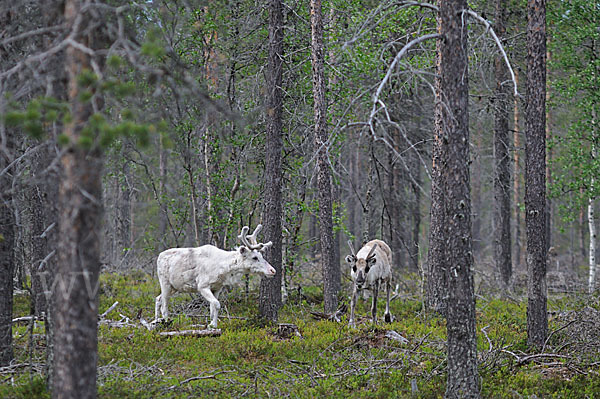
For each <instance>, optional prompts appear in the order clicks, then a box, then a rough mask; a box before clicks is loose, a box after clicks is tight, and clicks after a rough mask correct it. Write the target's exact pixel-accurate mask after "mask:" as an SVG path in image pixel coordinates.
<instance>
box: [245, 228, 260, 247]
mask: <svg viewBox="0 0 600 399" xmlns="http://www.w3.org/2000/svg"><path fill="white" fill-rule="evenodd" d="M261 230H262V224H259V225H258V226H256V228H255V229H254V233H252V234H251V235H247V236H246V238H247V239H248V241H250V243H251V244H252V245H258V241H256V237H257V236H258V233H260V231H261Z"/></svg>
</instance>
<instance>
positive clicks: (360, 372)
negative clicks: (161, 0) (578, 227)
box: [0, 272, 600, 398]
mask: <svg viewBox="0 0 600 399" xmlns="http://www.w3.org/2000/svg"><path fill="white" fill-rule="evenodd" d="M413 277H414V276H413ZM406 278H407V279H408V278H412V277H406ZM403 286H405V287H406V288H407V289H406V290H405V291H402V290H401V292H400V293H399V294H396V295H395V296H394V299H393V300H392V303H391V310H392V314H393V315H394V318H395V319H394V321H393V322H392V323H383V322H380V323H379V324H378V325H374V324H372V323H371V322H370V321H369V320H368V319H367V318H366V315H367V309H368V303H366V302H365V301H363V300H362V299H361V300H360V301H359V306H358V314H359V315H361V316H364V317H363V318H359V323H358V327H357V328H356V329H351V328H349V327H348V325H347V323H346V316H344V317H343V319H342V320H343V321H342V322H341V323H338V322H332V321H327V320H317V319H316V318H315V316H314V315H313V314H312V313H311V312H318V311H320V310H321V308H322V305H321V303H320V300H321V294H320V289H319V288H318V287H306V288H304V289H303V290H302V293H301V294H299V293H298V291H297V290H296V291H294V292H293V293H291V294H290V297H289V299H288V302H287V304H286V305H285V306H284V308H283V309H282V310H281V312H280V320H279V323H288V324H292V325H294V326H297V328H298V329H297V333H296V332H295V331H294V330H293V327H290V328H292V329H290V328H288V329H285V328H281V327H279V326H278V325H268V326H261V325H260V323H258V322H257V320H256V318H255V315H256V312H257V299H256V297H257V293H256V290H250V294H249V295H248V296H246V294H245V292H244V290H243V289H236V290H234V291H231V292H229V293H227V294H226V295H224V298H222V305H223V306H222V309H221V316H220V318H219V328H220V329H221V335H219V336H204V337H194V336H176V337H164V336H161V335H159V333H160V332H164V331H179V330H188V329H198V328H202V327H200V326H199V325H205V323H206V319H207V314H208V309H207V307H206V305H205V304H204V303H203V301H202V300H201V299H198V298H196V297H195V296H191V295H188V294H179V295H177V296H175V297H174V298H173V300H172V302H171V307H170V309H171V310H172V314H173V320H172V322H171V323H170V324H163V325H159V326H158V327H157V328H156V329H154V330H152V331H150V330H148V329H147V328H145V327H144V326H143V325H142V322H141V321H140V319H142V320H150V319H152V318H153V316H154V298H155V297H156V295H158V293H159V288H158V282H157V281H156V279H154V278H153V277H152V276H150V275H148V274H145V273H142V272H136V273H129V274H118V273H104V274H103V275H102V276H101V289H100V313H103V312H105V311H106V310H107V309H109V308H110V307H111V305H113V304H114V303H115V302H117V301H118V304H117V305H116V306H115V307H114V308H113V310H111V311H110V313H108V314H107V315H106V316H105V317H104V319H103V321H102V322H101V323H100V326H99V364H98V396H99V397H100V398H189V397H211V398H215V397H216V398H229V397H232V398H238V397H261V398H263V397H264V398H269V397H277V398H285V397H297V398H319V397H327V398H388V397H413V398H441V397H443V395H444V390H445V385H446V375H445V369H446V362H445V352H446V349H445V348H446V328H445V320H444V319H443V318H441V317H439V316H435V315H432V314H429V313H427V312H425V311H424V310H423V307H422V299H421V295H420V292H419V289H418V284H403ZM409 287H412V288H409ZM369 302H370V300H369ZM379 305H380V308H379V315H383V306H384V301H382V300H380V303H379ZM548 309H549V326H550V330H549V331H550V334H549V337H548V340H547V344H546V345H545V347H544V348H543V349H542V350H541V351H533V350H531V349H530V348H528V346H527V332H526V298H523V297H522V296H517V295H514V296H513V297H509V298H508V299H499V298H495V297H492V295H490V296H486V295H478V296H477V338H478V358H479V374H480V378H481V393H482V397H484V398H598V397H600V301H599V299H598V297H597V296H596V297H589V296H587V295H583V294H577V295H576V294H564V293H563V294H560V295H559V294H553V295H551V296H550V298H549V302H548ZM14 312H15V314H14V317H15V318H17V317H20V316H26V315H28V314H29V300H28V297H27V296H26V295H23V294H18V295H15V305H14ZM111 321H112V322H111ZM13 334H14V346H15V355H16V359H15V362H14V364H13V365H12V366H10V367H4V368H0V397H1V398H47V397H50V394H49V393H48V391H47V389H46V384H45V379H44V377H43V373H44V363H45V339H44V326H43V322H39V321H36V322H30V321H24V322H17V323H15V325H14V328H13ZM402 338H406V340H407V341H406V342H405V341H404V340H403V339H402Z"/></svg>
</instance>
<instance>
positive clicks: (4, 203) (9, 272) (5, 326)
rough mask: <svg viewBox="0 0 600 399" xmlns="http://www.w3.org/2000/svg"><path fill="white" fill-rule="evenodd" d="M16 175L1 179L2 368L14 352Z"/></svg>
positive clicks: (1, 157)
mask: <svg viewBox="0 0 600 399" xmlns="http://www.w3.org/2000/svg"><path fill="white" fill-rule="evenodd" d="M13 134H14V133H9V134H7V135H6V136H5V137H6V141H4V140H1V142H0V147H1V148H3V149H5V150H4V151H1V152H0V170H4V169H5V168H6V167H7V166H8V165H9V164H10V162H11V159H9V158H8V154H11V152H12V151H13V150H14V147H13V144H12V136H13ZM11 176H12V173H10V171H6V172H5V173H3V174H2V175H0V366H6V365H8V364H9V363H10V361H11V360H12V359H13V348H12V307H13V272H14V258H15V256H14V242H15V232H14V229H15V213H14V211H13V205H12V178H11Z"/></svg>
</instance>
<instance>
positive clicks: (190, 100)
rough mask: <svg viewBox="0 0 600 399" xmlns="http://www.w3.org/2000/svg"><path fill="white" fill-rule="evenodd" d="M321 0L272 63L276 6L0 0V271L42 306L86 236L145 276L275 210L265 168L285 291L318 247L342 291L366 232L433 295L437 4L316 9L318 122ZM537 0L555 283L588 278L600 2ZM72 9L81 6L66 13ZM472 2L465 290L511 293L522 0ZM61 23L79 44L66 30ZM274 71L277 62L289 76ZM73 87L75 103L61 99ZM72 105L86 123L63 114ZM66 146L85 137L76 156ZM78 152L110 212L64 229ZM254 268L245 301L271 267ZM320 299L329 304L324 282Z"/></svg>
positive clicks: (293, 23)
mask: <svg viewBox="0 0 600 399" xmlns="http://www.w3.org/2000/svg"><path fill="white" fill-rule="evenodd" d="M313 3H314V2H309V1H296V2H283V3H281V8H280V12H281V15H280V21H281V23H282V26H283V29H282V36H281V43H280V45H281V47H280V49H281V50H280V51H281V52H280V54H277V55H276V57H275V59H273V54H274V53H273V52H272V51H273V50H272V49H273V48H274V47H273V40H274V39H273V37H274V36H273V35H274V33H273V32H275V31H276V30H273V28H272V26H273V25H272V24H273V20H272V19H270V18H273V17H272V15H273V8H272V7H273V5H272V4H271V3H270V2H257V1H245V0H233V1H221V0H207V1H184V0H181V1H179V0H177V1H150V2H141V3H138V2H133V1H132V2H110V1H109V2H96V1H90V2H87V1H81V2H78V1H67V2H62V1H52V0H44V1H41V2H38V1H27V0H19V1H15V2H13V3H12V4H3V5H1V6H0V51H1V55H0V70H1V72H0V91H1V92H2V97H1V98H0V114H2V115H3V117H2V119H1V120H0V151H1V152H2V163H0V179H1V188H2V201H3V211H2V212H3V218H4V219H3V221H6V220H9V221H10V222H3V223H4V224H3V225H6V226H8V225H9V224H10V225H13V226H14V229H11V234H13V235H12V236H11V235H9V234H7V233H6V232H3V236H2V237H3V240H1V241H2V244H3V245H9V246H8V247H6V248H7V249H6V251H5V250H4V248H3V255H2V256H3V257H4V258H3V259H4V260H3V262H9V263H10V264H11V266H10V268H9V267H8V266H7V267H6V270H7V271H10V273H9V274H7V275H6V276H4V277H3V278H4V279H5V280H7V281H6V283H7V284H8V285H14V286H15V289H16V290H17V291H18V292H20V291H27V292H29V293H30V296H31V298H32V300H31V307H32V314H36V315H40V314H42V313H45V312H46V310H47V304H46V296H45V295H44V291H47V290H48V281H46V280H45V277H44V276H45V274H44V273H45V272H47V271H48V270H52V268H54V267H56V266H55V265H56V264H57V262H59V259H61V258H60V256H65V255H61V253H63V254H64V253H65V252H68V251H64V249H65V248H64V247H61V246H60V245H59V244H58V240H60V237H59V235H60V236H64V235H65V234H67V233H68V234H71V233H72V234H74V235H76V234H80V233H81V232H82V231H83V232H84V233H86V232H87V233H89V232H91V231H93V235H94V237H95V238H96V239H97V248H96V247H94V248H92V251H95V253H97V254H98V259H99V263H100V268H99V270H100V271H101V272H102V273H123V274H127V273H131V272H133V271H135V272H142V273H144V274H148V275H150V276H152V277H154V275H155V268H156V266H155V262H156V257H157V255H158V254H159V253H160V252H161V251H163V250H165V249H168V248H173V247H196V246H200V245H204V244H212V245H215V246H218V247H219V248H224V249H233V248H234V247H235V246H237V245H238V244H239V243H238V242H237V236H238V234H239V233H240V230H241V228H242V226H245V225H249V226H256V225H257V224H259V223H265V219H268V218H269V217H270V215H272V212H276V211H275V208H276V207H274V206H273V204H272V203H271V202H269V199H270V198H273V196H272V192H271V191H270V190H271V188H270V186H268V184H270V183H269V181H270V180H269V179H272V178H276V179H278V181H280V184H281V199H280V201H278V202H279V206H281V216H280V218H278V219H280V221H281V225H280V231H281V234H280V240H281V241H280V244H279V248H280V250H281V256H282V260H281V265H280V269H279V270H281V272H282V273H281V279H282V296H283V302H285V301H286V300H287V298H288V296H291V295H294V293H303V294H302V295H308V294H306V292H313V291H312V290H313V288H314V287H319V289H322V288H321V287H322V285H323V279H324V277H323V270H325V269H324V268H322V263H328V262H331V264H334V265H340V270H341V293H340V295H339V297H340V298H342V299H341V302H344V299H343V298H344V296H347V292H349V287H350V284H351V281H350V278H349V269H348V267H347V265H346V263H345V262H344V256H345V255H346V254H348V253H349V248H348V246H347V241H348V240H351V241H353V242H354V243H355V245H358V246H360V244H362V243H365V242H366V241H368V240H371V239H374V238H379V239H382V240H384V241H386V242H387V243H388V244H389V245H390V247H391V248H392V251H393V257H394V263H393V268H394V269H393V272H394V275H395V277H396V279H395V292H396V293H398V292H401V291H403V290H411V289H413V288H414V287H415V286H417V287H419V288H418V289H420V290H422V291H425V290H426V284H425V283H424V281H426V280H427V278H428V276H429V265H428V259H429V257H428V254H430V250H431V248H430V245H431V244H430V237H431V236H432V232H431V229H430V223H432V222H431V221H430V215H431V214H432V209H431V207H432V197H434V201H435V195H432V179H435V173H437V172H436V170H435V169H436V168H435V165H434V164H435V162H433V161H432V159H433V158H435V148H434V147H435V141H436V136H435V132H436V112H438V111H436V104H437V103H439V99H438V98H436V92H438V86H437V83H436V81H435V79H436V74H437V72H436V71H437V69H436V68H437V62H438V59H437V57H438V55H437V54H438V50H437V47H436V33H439V31H438V20H437V18H438V10H437V8H436V6H435V4H433V3H427V2H413V1H399V2H398V1H383V2H379V1H347V0H340V1H338V0H331V1H326V2H323V3H322V6H321V5H319V7H321V10H322V18H323V20H322V23H323V31H322V40H323V44H324V47H323V48H322V51H323V54H322V55H323V60H324V69H323V71H324V78H325V80H324V82H323V84H324V88H325V96H324V97H323V98H322V99H324V101H325V104H324V107H325V108H324V109H325V110H326V112H325V113H324V116H323V117H324V118H325V124H324V125H323V126H324V127H323V129H324V130H323V131H322V132H324V133H323V134H324V136H319V132H315V113H316V111H315V110H316V109H317V105H318V104H317V102H318V99H319V97H317V96H316V95H314V92H313V90H315V89H314V87H315V83H314V82H315V80H314V79H315V67H314V65H315V58H314V57H315V51H314V49H315V48H317V47H315V42H314V40H315V30H314V25H312V23H314V21H313V19H312V18H313V16H314V13H315V11H314V10H315V8H314V7H313V6H314V4H313ZM318 3H319V4H320V2H318ZM458 3H460V2H458ZM458 3H457V4H458ZM543 3H544V7H545V10H546V29H547V41H546V43H547V47H546V53H545V54H544V56H545V58H546V61H547V63H546V65H545V73H546V81H545V89H546V95H545V100H546V107H545V140H546V153H545V161H546V163H545V168H546V170H545V171H544V172H545V176H546V193H547V196H546V199H545V201H546V214H545V220H546V222H545V231H544V235H545V246H546V248H545V253H546V254H547V274H546V276H547V278H548V281H547V284H548V288H549V290H550V292H554V293H585V292H589V293H595V292H596V287H597V284H596V278H595V251H596V246H597V243H596V240H595V234H596V229H597V221H596V218H595V216H594V209H595V206H596V197H597V194H598V184H596V182H595V180H596V176H598V172H599V171H600V170H599V168H600V163H599V162H598V160H597V150H596V146H597V143H598V140H599V138H600V134H599V132H598V127H597V115H598V112H599V104H600V98H599V97H598V96H599V93H600V90H599V81H598V79H599V76H600V53H599V48H600V44H599V43H600V31H599V30H598V24H597V21H598V20H600V4H598V3H597V2H588V1H582V0H570V1H554V0H549V1H547V2H543ZM73 4H75V5H76V6H74V5H73ZM529 6H530V7H531V4H530V5H529ZM69 7H75V8H74V9H76V10H77V12H75V13H74V14H69V10H70V8H69ZM311 7H313V8H311ZM457 7H458V6H457ZM468 7H469V9H470V10H472V11H473V15H467V14H466V13H463V14H461V18H462V20H463V21H467V20H468V31H467V34H468V37H467V38H466V41H467V43H468V47H467V48H468V52H467V54H466V62H467V63H468V75H467V76H463V78H462V79H466V80H468V131H469V132H470V136H467V139H468V150H469V151H468V153H469V155H468V159H461V160H460V161H461V162H462V163H463V164H464V165H465V166H467V165H468V168H469V173H470V180H469V184H470V198H471V199H470V207H471V209H470V215H471V216H470V217H471V234H472V257H473V276H474V293H475V295H483V294H484V293H485V294H491V295H498V296H502V297H506V296H508V297H510V296H511V295H517V294H521V293H524V292H525V291H526V287H527V280H528V277H527V273H528V268H527V248H526V204H525V194H526V189H527V188H526V176H525V171H526V164H525V161H526V153H525V143H526V141H527V137H526V106H527V104H526V93H527V92H528V88H527V86H526V82H527V80H526V78H527V77H526V73H527V62H528V58H527V57H528V53H527V49H528V47H527V46H528V43H527V23H528V16H527V12H528V4H527V2H525V1H521V0H506V1H491V0H490V1H486V0H476V1H473V2H469V5H468ZM70 15H71V17H72V18H71V19H69V18H70V17H69V16H70ZM73 26H75V27H77V29H80V30H81V32H83V36H85V38H86V39H85V40H86V41H78V42H77V40H79V39H78V36H77V35H76V34H75V33H77V32H79V31H77V29H75V28H73ZM67 27H70V29H67ZM311 28H312V30H311ZM425 36H427V37H429V40H421V39H420V38H423V37H425ZM311 39H312V40H311ZM74 43H79V44H74ZM69 49H75V50H69ZM69 51H72V52H73V51H78V52H79V54H83V55H77V54H70V53H69ZM503 52H504V54H503ZM78 57H79V58H78ZM83 57H87V58H88V59H87V61H86V62H85V63H84V64H85V65H84V66H83V67H81V65H83V64H81V63H80V62H79V61H81V60H83ZM311 57H313V58H311ZM277 60H279V64H278V63H277ZM76 65H78V68H79V67H81V68H80V69H78V70H77V71H76V72H77V73H75V72H73V71H74V70H75V69H73V68H75V66H76ZM273 65H275V66H276V65H280V68H281V69H280V72H281V76H280V83H278V82H277V80H274V78H273V76H274V72H273V71H274V69H273ZM503 66H504V67H503ZM503 68H505V69H503ZM499 71H500V72H499ZM499 73H500V75H499ZM499 76H500V77H499ZM275 86H276V87H277V88H278V90H280V93H281V98H280V103H279V105H280V108H279V109H280V111H279V112H281V114H280V121H281V126H280V131H281V136H280V137H279V138H275V139H273V136H269V135H268V134H267V132H268V131H269V129H272V126H273V125H272V123H273V122H272V118H273V113H274V112H275V111H274V110H275V108H274V107H271V105H269V104H271V103H270V101H272V91H271V90H272V87H275ZM515 94H516V95H515ZM74 99H76V101H79V103H80V104H83V105H81V107H80V108H78V109H74V108H70V105H72V104H73V103H74V101H75V100H74ZM499 115H503V116H499ZM78 118H79V119H78ZM498 118H504V119H502V120H504V122H501V123H500V124H499V122H498V121H499V119H498ZM80 119H81V120H83V121H85V123H82V124H79V125H78V124H77V123H73V122H74V121H75V122H77V121H79V120H80ZM502 123H504V124H502ZM72 125H74V126H78V127H75V128H74V129H75V131H76V132H75V133H74V134H72V133H69V126H72ZM498 126H504V128H502V127H500V128H499V127H498ZM498 129H500V130H501V131H502V129H503V134H504V135H503V136H499V135H498ZM498 137H503V138H501V139H498ZM323 138H324V139H323ZM269 140H279V141H278V143H279V144H278V145H280V151H279V152H280V156H281V157H280V165H281V166H280V169H279V170H280V174H279V175H274V174H273V173H274V170H273V168H272V164H270V163H269V162H271V161H269V159H271V158H269V157H270V155H269V154H270V153H269V151H272V147H269ZM498 140H500V142H499V141H498ZM73 146H75V147H77V148H79V149H82V151H84V152H85V154H84V155H82V156H81V158H79V160H78V158H77V156H78V155H77V153H78V150H77V151H74V150H72V148H73ZM276 148H277V147H276ZM72 152H73V153H74V155H73V156H74V158H73V162H72V163H71V164H70V165H71V166H70V167H71V169H72V170H73V171H74V172H73V173H75V174H76V173H77V171H78V170H81V171H83V168H89V170H88V172H89V173H92V174H94V173H95V174H99V175H98V176H97V177H98V178H99V181H100V182H101V185H99V186H98V185H96V186H90V188H82V189H81V190H80V193H79V194H80V195H81V197H82V198H83V201H85V198H88V199H89V198H90V197H93V198H95V199H96V202H94V201H92V203H93V207H97V209H98V210H103V212H102V211H99V212H98V217H99V219H94V220H92V219H89V220H87V224H86V223H83V224H81V225H80V229H79V230H80V231H79V232H71V233H69V232H65V231H63V230H60V232H59V231H57V230H58V227H57V223H58V222H59V220H60V219H61V218H63V219H64V218H65V215H69V213H68V211H69V205H68V204H66V205H65V204H59V202H58V198H59V181H60V180H61V179H63V178H64V177H65V165H67V164H66V163H65V161H64V159H65V155H69V154H70V153H72ZM79 162H80V163H79ZM323 165H325V166H326V169H327V170H328V171H329V173H330V183H326V184H328V186H329V187H330V194H329V195H330V200H331V221H332V226H331V227H332V230H331V232H332V237H333V241H332V243H333V245H331V246H330V247H328V248H325V250H324V249H323V245H324V243H327V241H323V238H322V234H323V233H322V231H320V226H322V221H323V219H322V218H323V214H322V212H321V211H322V210H323V207H322V206H320V204H323V203H324V202H323V201H322V197H320V195H322V193H323V190H322V188H323V181H326V180H323V178H322V175H320V174H319V173H320V171H322V170H323ZM67 169H68V168H67ZM68 173H71V172H68ZM68 173H67V175H68ZM86 173H87V172H86ZM273 176H275V177H273ZM327 179H329V177H327ZM60 187H61V188H60V190H63V191H64V190H67V188H65V187H64V186H60ZM94 190H96V191H97V192H96V191H94ZM75 191H76V190H75ZM61 192H62V191H61ZM61 195H62V194H61ZM320 198H321V199H320ZM441 201H442V202H443V201H444V198H441ZM503 201H504V202H503ZM438 202H439V197H438ZM59 205H60V206H59ZM76 206H77V205H73V209H75V208H76ZM275 214H276V215H277V213H275ZM507 220H508V221H509V222H508V224H505V221H507ZM96 222H98V223H96ZM270 229H271V227H267V231H266V232H265V238H266V239H265V241H267V240H270V239H272V237H269V236H268V234H269V233H270V232H272V231H273V230H270ZM502 229H504V230H503V231H504V233H499V231H501V230H502ZM321 230H322V229H321ZM90 234H91V233H90ZM320 234H321V236H320ZM320 237H321V238H320ZM84 241H85V238H84ZM94 242H95V241H94ZM94 245H96V244H94ZM507 251H508V254H507ZM9 252H10V254H9ZM86 256H87V255H86ZM324 257H327V259H330V261H329V260H327V261H325V260H323V258H324ZM9 258H10V260H8V259H9ZM4 264H7V265H8V263H3V265H4ZM2 272H3V273H4V270H3V271H2ZM38 272H39V273H38ZM96 278H97V277H96ZM325 280H327V277H325ZM245 284H246V288H245V289H246V295H247V293H248V291H251V290H255V289H258V287H259V285H260V284H261V281H260V279H258V278H255V277H254V278H247V279H246V280H245ZM396 284H397V285H396ZM261 289H264V287H263V288H261ZM277 289H278V288H277ZM324 289H325V291H327V289H328V288H327V287H325V288H324ZM317 291H318V290H317ZM319 295H320V296H321V297H322V296H323V295H324V296H325V297H326V298H325V300H326V301H327V292H325V293H323V292H322V291H321V292H319V293H318V294H317V296H319ZM152 305H153V304H150V305H149V307H151V306H152ZM7 306H9V307H12V306H13V305H12V302H10V303H9V304H8V305H7ZM327 306H328V305H327V303H326V304H325V308H326V309H325V311H326V312H328V311H331V310H335V308H336V307H337V301H336V303H335V304H334V305H333V308H330V309H327ZM0 324H1V323H0ZM544 337H546V335H544ZM542 343H543V340H542ZM544 346H545V345H544Z"/></svg>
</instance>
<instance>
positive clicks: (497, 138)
mask: <svg viewBox="0 0 600 399" xmlns="http://www.w3.org/2000/svg"><path fill="white" fill-rule="evenodd" d="M506 3H507V0H497V1H496V34H497V35H498V37H499V38H500V39H501V40H502V39H503V38H504V37H505V36H506V26H505V24H506ZM507 69H508V68H507V66H506V63H505V62H504V58H503V57H502V56H501V55H500V54H498V55H496V58H495V60H494V71H495V75H496V95H495V101H494V105H495V111H494V114H495V118H494V166H495V168H494V200H495V202H494V222H495V223H494V257H495V262H496V268H497V269H498V270H499V272H500V277H501V279H502V283H503V284H504V287H505V288H506V287H508V284H509V281H510V278H511V276H512V259H511V256H512V253H511V242H510V211H511V208H510V155H509V141H508V140H509V135H508V87H507V86H506V84H505V82H506V81H507V77H508V73H507Z"/></svg>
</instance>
